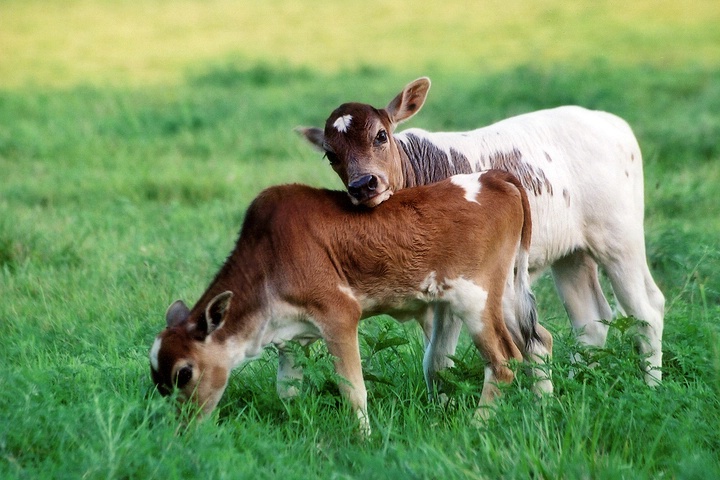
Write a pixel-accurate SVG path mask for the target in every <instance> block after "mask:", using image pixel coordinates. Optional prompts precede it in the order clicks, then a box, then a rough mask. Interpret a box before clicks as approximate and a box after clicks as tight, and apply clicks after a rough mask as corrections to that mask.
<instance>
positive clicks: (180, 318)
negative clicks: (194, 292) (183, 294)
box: [165, 300, 190, 328]
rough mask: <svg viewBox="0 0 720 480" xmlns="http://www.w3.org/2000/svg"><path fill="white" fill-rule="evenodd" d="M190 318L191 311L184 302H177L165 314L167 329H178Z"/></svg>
mask: <svg viewBox="0 0 720 480" xmlns="http://www.w3.org/2000/svg"><path fill="white" fill-rule="evenodd" d="M189 316H190V309H189V308H188V307H187V305H185V302H183V301H182V300H177V301H176V302H175V303H173V304H172V305H170V306H169V307H168V309H167V311H166V312H165V321H166V322H167V328H173V327H177V326H178V325H180V324H181V323H183V322H184V321H185V320H187V318H188V317H189Z"/></svg>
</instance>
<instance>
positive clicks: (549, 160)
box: [545, 152, 552, 163]
mask: <svg viewBox="0 0 720 480" xmlns="http://www.w3.org/2000/svg"><path fill="white" fill-rule="evenodd" d="M545 158H547V161H548V163H552V157H551V156H550V154H549V153H547V152H545Z"/></svg>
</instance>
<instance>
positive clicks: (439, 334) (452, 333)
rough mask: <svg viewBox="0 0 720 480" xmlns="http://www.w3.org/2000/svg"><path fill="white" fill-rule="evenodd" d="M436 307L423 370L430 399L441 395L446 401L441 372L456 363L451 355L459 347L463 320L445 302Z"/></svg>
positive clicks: (443, 400)
mask: <svg viewBox="0 0 720 480" xmlns="http://www.w3.org/2000/svg"><path fill="white" fill-rule="evenodd" d="M434 307H435V310H434V312H435V315H434V323H433V327H432V334H431V337H430V341H429V342H428V344H427V345H426V346H425V355H424V357H423V371H424V373H425V383H426V384H427V389H428V396H429V397H430V399H431V400H434V399H435V398H436V397H438V396H439V399H440V401H441V402H442V403H445V402H446V401H447V395H446V392H444V388H443V382H442V380H441V378H440V375H439V374H440V372H442V371H443V370H446V369H448V368H451V367H452V366H453V365H454V362H453V361H452V359H451V358H450V357H451V356H452V355H454V354H455V349H456V348H457V343H458V338H459V337H460V329H461V328H462V320H460V319H458V318H456V317H455V316H454V315H453V314H452V312H451V311H450V308H449V307H448V305H447V304H445V303H439V304H436V305H435V306H434Z"/></svg>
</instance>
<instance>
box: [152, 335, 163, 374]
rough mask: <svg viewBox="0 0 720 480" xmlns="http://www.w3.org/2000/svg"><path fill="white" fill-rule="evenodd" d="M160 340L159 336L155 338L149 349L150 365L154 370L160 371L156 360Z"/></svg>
mask: <svg viewBox="0 0 720 480" xmlns="http://www.w3.org/2000/svg"><path fill="white" fill-rule="evenodd" d="M161 343H162V341H161V340H160V339H159V338H156V339H155V343H153V346H152V348H151V349H150V366H151V367H152V369H153V370H155V371H156V372H159V371H160V364H159V362H158V354H159V353H160V345H161Z"/></svg>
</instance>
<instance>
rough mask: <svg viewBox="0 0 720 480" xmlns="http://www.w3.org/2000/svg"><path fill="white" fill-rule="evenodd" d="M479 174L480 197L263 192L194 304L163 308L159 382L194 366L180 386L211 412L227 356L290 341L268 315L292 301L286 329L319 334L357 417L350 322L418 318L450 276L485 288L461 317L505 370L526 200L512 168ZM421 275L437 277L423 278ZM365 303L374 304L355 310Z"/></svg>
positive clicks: (360, 395) (526, 234) (293, 189)
mask: <svg viewBox="0 0 720 480" xmlns="http://www.w3.org/2000/svg"><path fill="white" fill-rule="evenodd" d="M479 182H480V184H481V189H480V192H479V194H478V195H477V197H476V200H477V201H469V200H467V199H466V198H465V194H466V192H465V189H464V188H463V187H460V186H458V185H456V184H454V183H452V182H451V180H445V181H443V182H441V183H438V184H435V185H430V186H422V187H417V188H413V189H405V190H402V191H400V192H398V194H397V195H395V196H394V197H393V198H392V199H390V200H389V201H387V202H384V203H383V204H382V205H380V206H379V207H377V208H374V209H370V208H363V207H359V208H358V207H356V206H353V205H352V204H351V202H350V201H349V199H348V197H347V195H346V194H345V192H335V191H328V190H319V189H314V188H311V187H307V186H302V185H285V186H278V187H272V188H269V189H267V190H265V191H264V192H262V193H261V194H260V195H259V196H258V197H257V198H256V199H255V200H254V201H253V202H252V204H251V206H250V208H249V209H248V212H247V215H246V218H245V222H244V224H243V227H242V230H241V232H240V237H239V239H238V242H237V245H236V247H235V249H234V251H233V252H232V253H231V255H230V257H229V258H228V259H227V260H226V262H225V264H224V265H223V267H222V268H221V269H220V271H219V273H218V274H217V276H216V277H215V279H214V280H213V282H212V283H211V284H210V286H209V287H208V289H207V290H206V292H205V293H204V294H203V295H202V296H201V298H200V300H199V301H198V302H197V304H196V305H195V306H194V307H193V308H192V309H190V310H183V309H182V308H178V307H176V305H173V306H171V309H169V313H168V328H167V329H166V330H164V331H163V332H162V333H161V334H160V335H159V337H158V338H159V339H160V340H161V343H160V345H161V347H160V349H159V352H158V355H157V359H158V363H159V369H158V370H159V371H157V372H156V371H154V370H153V378H154V379H155V382H156V383H157V384H158V386H160V387H162V389H164V390H169V389H170V388H171V387H172V385H173V383H174V382H176V381H177V380H176V376H177V375H178V373H177V372H178V370H179V368H181V367H182V366H185V365H190V366H191V367H192V368H193V376H192V379H191V380H190V381H189V382H188V383H187V384H185V385H182V388H181V391H182V395H181V397H182V398H186V399H187V398H191V399H193V401H195V402H197V403H198V404H200V405H203V407H204V410H205V411H206V412H209V411H210V410H212V409H213V408H214V406H215V405H216V403H217V401H218V400H219V398H220V395H221V394H222V392H223V390H224V388H225V385H226V382H227V378H228V375H229V372H230V370H231V369H232V368H233V367H234V366H236V365H237V364H238V363H240V362H241V361H243V360H244V359H245V358H248V357H251V356H253V355H256V354H257V350H258V349H259V348H262V347H264V346H266V345H267V344H270V343H275V344H276V345H278V346H279V348H282V345H283V343H284V341H286V340H292V339H293V338H275V337H272V335H270V334H271V333H272V332H273V329H278V328H280V327H278V325H277V324H276V323H273V322H274V320H273V318H272V317H273V316H282V315H280V314H279V313H278V312H280V311H281V310H282V309H283V308H284V309H293V312H296V313H293V314H292V315H290V317H292V318H293V319H296V320H297V321H298V325H300V326H299V327H297V328H299V329H300V330H302V331H303V332H304V333H297V334H296V337H299V338H300V339H301V340H302V339H305V340H309V339H311V338H313V337H322V338H324V340H325V341H326V342H327V345H328V349H329V351H330V352H331V353H332V354H333V355H334V356H335V357H336V358H337V362H336V366H337V371H338V373H339V374H340V375H341V376H342V377H344V378H345V379H347V380H348V382H349V383H348V384H346V383H342V384H341V390H342V392H343V393H344V395H345V396H346V397H347V398H348V399H349V401H350V403H351V404H352V405H353V406H354V407H355V408H356V409H357V410H358V411H359V412H361V413H362V414H363V415H364V414H365V408H366V406H365V404H366V394H365V387H364V383H363V379H362V371H361V369H360V357H359V348H358V339H357V327H358V322H359V321H360V319H361V318H363V317H366V316H369V315H372V314H376V313H381V312H386V313H387V312H392V313H398V314H400V313H404V314H408V315H415V316H416V315H418V314H420V313H421V312H422V311H423V310H424V308H425V306H426V305H427V302H428V301H440V302H442V301H444V299H443V291H442V288H445V289H447V291H451V289H452V288H453V287H452V286H451V285H452V282H453V281H455V280H457V279H463V281H468V282H472V285H476V286H477V287H479V288H481V289H483V290H484V291H486V292H487V302H486V308H485V310H484V313H483V314H482V318H480V319H478V318H472V319H466V320H467V321H468V322H471V323H472V324H473V325H474V326H475V327H474V328H475V330H474V331H473V332H471V334H472V336H473V340H474V342H475V345H476V346H477V348H478V349H479V351H480V353H481V355H482V356H483V358H484V359H485V361H486V362H488V364H489V365H490V366H491V368H492V371H493V373H494V376H495V377H496V381H500V382H509V381H511V380H512V372H511V371H510V370H509V369H508V368H507V366H506V363H507V361H508V360H509V359H511V358H514V359H517V360H521V359H522V354H521V350H520V349H521V348H524V346H523V345H521V346H520V347H518V346H517V345H516V344H515V343H514V342H513V340H512V336H511V335H510V333H509V332H508V328H507V326H506V325H505V322H504V320H503V312H502V297H503V293H504V288H505V285H506V280H507V277H508V274H509V272H511V271H512V266H513V265H514V261H515V256H516V253H517V251H518V245H521V248H522V249H525V250H527V248H528V246H529V242H530V234H531V224H530V217H529V209H528V205H527V197H526V194H525V192H524V190H523V189H522V188H521V187H520V184H519V181H518V180H517V179H516V178H515V177H513V176H512V175H510V174H508V173H505V172H500V171H490V172H487V173H485V174H483V175H482V176H481V177H480V179H479ZM431 274H432V275H434V279H435V281H436V284H435V285H433V286H426V287H422V285H423V282H426V281H427V279H428V278H429V276H430V275H431ZM423 288H425V290H427V291H425V290H423ZM433 288H438V289H439V290H438V292H435V293H433V292H431V290H432V289H433ZM472 288H474V287H472ZM224 292H225V293H224ZM228 292H229V293H228ZM228 299H229V301H228ZM367 300H372V302H370V303H366V305H365V307H366V308H365V309H364V310H363V302H365V301H367ZM183 307H184V305H183ZM473 307H474V306H473ZM185 308H186V307H185ZM171 310H172V311H174V312H175V311H180V312H181V313H180V314H177V315H176V314H174V313H173V314H171V313H170V311H171ZM171 316H172V317H173V318H172V319H171V318H170V317H171ZM176 317H180V319H181V321H180V322H178V321H177V320H178V319H177V318H176ZM276 320H277V319H276ZM293 321H294V320H293ZM293 325H295V324H293ZM303 325H306V326H307V328H306V329H304V328H305V327H302V326H303ZM293 331H295V330H293ZM483 392H484V393H483V396H484V397H485V398H486V399H487V400H488V401H490V400H491V399H492V398H493V397H494V396H495V390H494V387H493V386H492V385H490V384H486V387H485V389H484V390H483Z"/></svg>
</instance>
